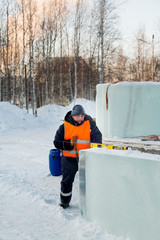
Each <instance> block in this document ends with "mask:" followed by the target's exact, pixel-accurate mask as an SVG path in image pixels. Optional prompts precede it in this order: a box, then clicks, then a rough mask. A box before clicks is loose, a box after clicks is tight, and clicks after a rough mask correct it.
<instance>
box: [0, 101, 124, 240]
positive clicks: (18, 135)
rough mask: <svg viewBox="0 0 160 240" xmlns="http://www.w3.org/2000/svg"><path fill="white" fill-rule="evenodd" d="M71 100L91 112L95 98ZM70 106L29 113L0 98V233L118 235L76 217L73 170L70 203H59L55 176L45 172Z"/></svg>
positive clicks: (103, 238) (22, 238)
mask: <svg viewBox="0 0 160 240" xmlns="http://www.w3.org/2000/svg"><path fill="white" fill-rule="evenodd" d="M77 103H81V104H82V105H83V106H84V108H85V110H86V113H87V114H90V115H91V116H92V117H95V102H91V101H87V100H84V99H82V100H80V99H79V100H77V102H76V104H77ZM72 106H73V104H71V105H69V106H67V107H59V106H56V105H48V106H44V107H42V108H40V109H38V117H37V118H35V117H34V116H32V115H30V114H27V113H26V111H25V110H22V109H19V108H18V107H16V106H13V105H11V104H9V103H6V102H2V103H0V135H1V137H0V192H1V196H0V206H1V210H0V239H2V240H12V239H14V240H64V239H65V240H75V239H76V240H120V238H117V237H114V236H111V235H109V234H108V232H107V231H105V230H103V229H102V228H101V227H100V226H98V225H96V224H94V223H91V222H88V221H86V220H85V219H83V218H82V217H81V215H80V211H79V193H78V191H79V190H78V189H79V188H78V186H79V184H78V174H77V175H76V178H75V182H74V187H73V198H72V201H71V205H70V207H69V208H68V209H66V210H64V209H62V208H61V207H60V206H59V192H60V181H61V176H60V177H53V176H51V175H50V173H49V159H48V157H49V151H50V149H51V148H54V146H53V139H54V136H55V132H56V130H57V128H58V126H59V125H60V124H61V123H62V122H61V121H60V120H61V119H63V118H64V115H65V114H66V113H67V111H68V110H71V109H72ZM17 130H18V131H17Z"/></svg>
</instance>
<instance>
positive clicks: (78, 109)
mask: <svg viewBox="0 0 160 240" xmlns="http://www.w3.org/2000/svg"><path fill="white" fill-rule="evenodd" d="M84 114H85V111H84V108H83V107H82V106H81V105H75V106H74V107H73V109H72V112H71V116H78V115H84Z"/></svg>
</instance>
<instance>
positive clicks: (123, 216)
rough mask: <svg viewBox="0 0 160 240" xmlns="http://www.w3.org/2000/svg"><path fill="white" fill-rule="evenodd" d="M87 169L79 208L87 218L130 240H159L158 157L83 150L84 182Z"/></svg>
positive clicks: (159, 170) (159, 185)
mask: <svg viewBox="0 0 160 240" xmlns="http://www.w3.org/2000/svg"><path fill="white" fill-rule="evenodd" d="M84 166H85V182H86V184H85V191H84V192H85V194H84V197H83V199H82V200H81V204H80V207H81V209H82V212H83V215H84V216H85V217H86V218H87V219H90V220H91V221H93V222H95V223H98V224H100V225H101V226H103V227H104V228H105V229H107V231H109V232H110V233H112V234H115V235H117V236H122V237H124V238H129V239H130V240H151V239H154V240H159V239H160V234H159V228H160V217H159V212H160V178H159V172H160V156H159V155H155V154H149V153H140V152H138V151H133V150H127V151H122V150H108V149H107V148H101V149H96V148H93V149H89V150H83V151H81V152H80V170H79V171H80V182H81V183H83V181H84V177H83V176H84V174H82V172H83V169H84ZM81 192H82V193H83V191H81ZM94 196H96V197H94ZM84 206H85V207H84Z"/></svg>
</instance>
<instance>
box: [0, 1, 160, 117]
mask: <svg viewBox="0 0 160 240" xmlns="http://www.w3.org/2000/svg"><path fill="white" fill-rule="evenodd" d="M0 2H1V8H0V101H9V102H11V103H13V104H16V105H18V106H20V107H26V109H27V110H28V108H29V106H31V107H32V109H33V114H36V110H37V108H38V107H40V106H43V105H46V104H53V103H56V104H59V105H66V104H68V103H69V102H71V101H72V100H74V99H76V98H86V99H89V100H95V96H96V85H97V84H99V83H106V82H109V83H112V82H117V81H138V82H141V81H159V77H160V61H159V59H158V56H157V55H156V52H155V51H154V50H155V49H154V45H155V43H154V35H153V36H152V41H151V42H148V41H147V40H146V36H145V30H144V29H143V28H140V29H139V31H138V32H137V34H136V36H135V46H134V51H135V54H134V56H133V57H132V58H130V57H128V56H126V55H125V54H124V51H123V48H122V46H121V32H120V29H119V15H118V12H119V8H120V7H121V6H122V4H119V5H118V6H116V5H115V4H114V1H113V0H94V3H93V4H88V3H87V1H85V0H75V1H74V3H73V1H69V0H68V1H67V0H48V1H44V2H43V1H37V0H18V1H15V0H7V1H6V0H1V1H0Z"/></svg>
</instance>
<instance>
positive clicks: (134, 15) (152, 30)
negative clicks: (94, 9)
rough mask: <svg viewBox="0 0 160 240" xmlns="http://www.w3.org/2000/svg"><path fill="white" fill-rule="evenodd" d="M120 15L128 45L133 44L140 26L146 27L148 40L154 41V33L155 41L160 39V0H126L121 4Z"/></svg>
mask: <svg viewBox="0 0 160 240" xmlns="http://www.w3.org/2000/svg"><path fill="white" fill-rule="evenodd" d="M115 1H116V2H117V3H119V2H122V0H115ZM124 1H125V0H124ZM120 17H121V22H120V30H121V32H122V34H123V37H124V41H125V43H126V46H127V45H130V44H131V42H132V39H133V38H135V36H136V34H137V32H138V29H139V27H144V29H145V34H146V36H147V41H149V42H151V41H152V35H153V34H154V37H155V38H154V39H155V40H154V41H155V42H156V41H159V40H160V33H159V36H158V26H159V29H160V0H126V2H125V3H124V4H123V5H122V6H121V10H120ZM158 22H159V24H158Z"/></svg>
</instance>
